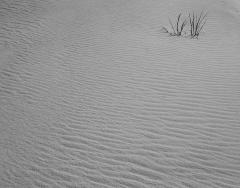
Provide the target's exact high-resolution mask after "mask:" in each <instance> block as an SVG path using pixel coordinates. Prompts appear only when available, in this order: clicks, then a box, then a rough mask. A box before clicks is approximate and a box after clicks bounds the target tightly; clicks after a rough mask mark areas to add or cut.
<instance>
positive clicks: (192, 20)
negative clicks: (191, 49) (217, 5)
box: [162, 11, 207, 39]
mask: <svg viewBox="0 0 240 188" xmlns="http://www.w3.org/2000/svg"><path fill="white" fill-rule="evenodd" d="M181 17H182V14H181V13H180V14H178V16H177V20H176V24H173V23H172V21H171V19H169V23H170V26H171V30H169V29H167V28H166V27H163V28H162V30H163V32H165V33H168V34H169V35H170V36H183V33H184V36H190V37H191V38H197V39H198V36H199V34H200V33H201V31H202V29H203V27H204V25H205V24H206V21H207V13H204V12H203V11H202V12H201V14H200V15H198V14H196V13H194V12H193V13H192V14H189V15H188V20H189V25H190V30H189V33H187V32H185V30H184V28H185V27H186V26H187V23H188V21H187V18H185V19H183V21H181Z"/></svg>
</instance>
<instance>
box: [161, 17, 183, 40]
mask: <svg viewBox="0 0 240 188" xmlns="http://www.w3.org/2000/svg"><path fill="white" fill-rule="evenodd" d="M181 16H182V14H181V13H180V14H178V17H177V20H176V24H175V25H173V23H172V21H171V19H169V23H170V25H171V27H172V31H169V30H168V29H167V28H165V27H163V30H164V31H165V32H166V33H169V35H171V36H181V35H182V33H183V29H184V28H185V26H186V25H187V20H186V19H185V20H184V21H182V22H181Z"/></svg>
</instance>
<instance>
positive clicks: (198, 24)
mask: <svg viewBox="0 0 240 188" xmlns="http://www.w3.org/2000/svg"><path fill="white" fill-rule="evenodd" d="M188 17H189V23H190V36H191V38H198V36H199V34H200V32H201V31H202V29H203V26H204V25H205V24H206V21H207V19H206V17H207V13H205V14H204V13H203V11H202V12H201V14H200V15H199V16H198V15H197V14H195V13H194V12H193V13H192V14H189V15H188Z"/></svg>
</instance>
